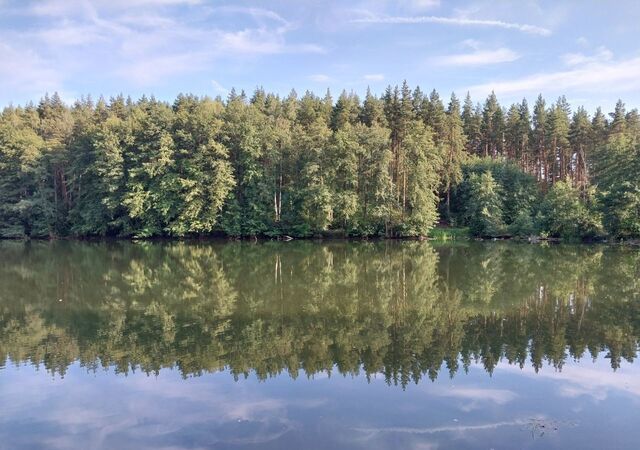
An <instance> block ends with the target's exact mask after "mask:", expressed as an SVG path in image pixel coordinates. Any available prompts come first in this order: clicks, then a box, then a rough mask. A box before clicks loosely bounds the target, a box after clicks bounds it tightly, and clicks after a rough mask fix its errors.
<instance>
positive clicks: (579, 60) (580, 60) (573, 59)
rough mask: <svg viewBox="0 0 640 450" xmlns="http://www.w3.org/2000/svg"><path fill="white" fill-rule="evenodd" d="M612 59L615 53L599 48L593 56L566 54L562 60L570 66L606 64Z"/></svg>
mask: <svg viewBox="0 0 640 450" xmlns="http://www.w3.org/2000/svg"><path fill="white" fill-rule="evenodd" d="M612 59H613V52H612V51H611V50H609V49H608V48H606V47H598V48H597V49H596V52H595V53H594V54H593V55H585V54H584V53H566V54H564V55H562V60H563V61H564V63H565V64H566V65H568V66H578V65H581V64H589V63H594V62H605V61H610V60H612Z"/></svg>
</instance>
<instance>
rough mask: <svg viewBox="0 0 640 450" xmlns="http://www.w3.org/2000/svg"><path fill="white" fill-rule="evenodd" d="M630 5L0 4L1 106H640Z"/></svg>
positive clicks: (636, 12) (586, 0)
mask: <svg viewBox="0 0 640 450" xmlns="http://www.w3.org/2000/svg"><path fill="white" fill-rule="evenodd" d="M639 22H640V2H638V1H637V0H628V1H627V0H617V1H616V2H610V1H595V0H594V1H590V0H574V1H572V0H566V1H564V0H563V1H557V0H555V1H546V0H545V1H543V0H540V1H534V0H522V1H512V2H511V1H500V0H493V1H489V0H468V1H447V0H404V1H395V2H394V1H385V0H360V1H346V0H328V1H313V0H269V1H268V0H263V1H258V0H254V1H236V2H229V1H215V0H0V107H2V106H5V105H8V104H14V105H15V104H24V103H26V102H28V101H38V99H39V98H41V97H42V96H43V95H44V94H45V93H46V92H49V93H52V92H54V91H57V92H59V93H60V95H61V96H62V98H63V99H64V100H65V101H68V102H72V101H73V100H74V99H77V98H79V97H80V96H82V95H92V96H93V97H97V96H99V95H104V96H105V97H109V96H112V95H116V94H119V93H122V94H124V95H130V96H132V97H133V98H137V97H139V96H141V95H142V94H147V95H150V94H153V95H155V96H156V97H157V98H159V99H163V100H167V101H171V100H173V99H174V98H175V96H176V95H177V94H178V93H180V92H189V93H194V94H197V95H209V96H216V95H221V96H223V97H224V96H226V95H227V94H228V92H229V90H230V89H231V88H232V87H235V88H236V89H244V90H245V91H247V92H248V93H251V92H252V91H253V90H254V89H255V88H256V87H258V86H262V87H263V88H264V89H265V90H267V91H270V92H276V93H279V94H282V95H286V94H288V93H289V92H290V90H291V89H292V88H295V89H296V91H297V92H298V93H304V91H305V90H311V91H314V92H316V93H317V94H319V95H324V93H325V91H326V89H327V88H330V89H331V92H332V93H333V95H334V97H335V96H337V95H338V94H339V93H340V92H341V91H342V90H343V89H346V90H347V91H354V92H356V93H358V94H364V92H365V91H366V89H367V87H368V86H370V87H371V89H372V91H373V92H374V93H377V94H381V93H382V92H383V91H384V89H385V87H386V86H387V85H388V84H391V85H395V84H399V83H402V81H403V80H405V79H406V80H407V82H408V83H409V84H410V85H411V86H415V85H420V87H421V88H422V90H423V91H427V92H428V91H430V90H431V89H434V88H435V89H436V90H437V91H438V92H439V93H440V95H441V96H442V97H445V98H448V97H449V95H450V93H451V92H455V93H456V94H457V95H458V96H460V97H463V96H464V95H465V94H466V93H467V92H470V93H471V95H472V98H473V99H474V101H483V100H484V98H485V97H486V96H487V95H488V94H489V93H490V92H491V91H492V90H494V91H495V93H496V95H497V96H498V99H499V100H500V102H501V103H502V104H503V105H508V104H509V103H511V102H515V101H520V100H521V99H522V98H523V97H526V98H527V99H528V100H529V101H530V102H533V101H534V100H535V98H536V97H537V95H538V94H539V93H542V95H543V96H544V97H545V98H546V99H547V100H551V101H553V100H555V99H556V98H557V97H558V96H559V95H562V94H564V95H566V96H567V99H568V100H569V102H570V103H571V104H572V106H573V107H574V109H575V108H577V106H578V105H584V106H585V107H586V108H587V109H588V110H591V111H593V109H595V107H596V106H598V105H601V106H603V107H604V108H605V109H606V110H611V109H612V108H613V105H614V104H615V102H616V100H617V99H618V98H622V99H623V100H624V101H625V103H626V104H627V107H628V108H631V107H636V106H640V45H639V44H638V42H639V40H638V35H639V34H640V33H639V31H640V29H639V25H638V23H639Z"/></svg>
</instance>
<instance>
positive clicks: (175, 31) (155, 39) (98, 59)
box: [0, 0, 325, 95]
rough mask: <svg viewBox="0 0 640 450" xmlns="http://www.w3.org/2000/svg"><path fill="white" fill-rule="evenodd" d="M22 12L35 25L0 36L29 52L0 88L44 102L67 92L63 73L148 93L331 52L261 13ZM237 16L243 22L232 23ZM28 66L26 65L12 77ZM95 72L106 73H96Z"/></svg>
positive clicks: (174, 7)
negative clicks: (213, 70) (193, 76)
mask: <svg viewBox="0 0 640 450" xmlns="http://www.w3.org/2000/svg"><path fill="white" fill-rule="evenodd" d="M19 11H20V14H22V15H24V16H26V17H28V18H30V19H32V18H33V19H34V20H33V22H32V26H30V27H27V28H22V29H14V30H6V31H3V30H0V42H2V40H3V38H5V37H6V41H7V42H19V43H20V46H21V47H24V48H26V49H28V51H27V52H22V51H20V52H16V51H13V50H12V53H11V55H8V56H6V57H5V58H3V61H5V63H3V64H2V67H0V81H2V82H3V84H4V85H11V86H17V87H14V88H13V89H14V90H16V91H17V90H21V91H26V90H30V92H31V91H33V92H39V94H40V95H41V94H42V92H44V90H45V89H43V88H44V87H46V90H50V89H51V88H54V89H61V86H60V83H59V81H61V80H62V76H60V75H59V73H64V75H65V78H67V79H74V78H75V77H83V78H85V79H86V78H92V79H96V78H100V79H104V80H107V79H117V80H119V81H120V80H122V79H124V80H126V81H127V82H130V83H131V84H132V85H134V86H136V87H143V88H148V87H154V86H157V85H160V84H166V83H168V82H169V81H170V80H171V79H176V78H177V77H178V76H180V75H183V74H186V73H196V72H203V71H204V70H206V69H207V68H209V67H211V65H212V64H213V63H214V62H217V61H219V60H221V59H223V58H224V59H235V60H242V61H245V60H252V59H256V58H258V57H262V56H268V55H279V54H302V53H316V54H317V53H323V52H324V51H325V49H324V48H323V47H321V46H319V45H317V44H314V43H308V42H299V41H295V40H294V39H293V38H292V34H291V32H292V31H293V30H295V29H296V26H295V25H294V24H292V23H291V22H289V21H287V20H286V19H285V18H284V17H282V16H281V15H280V14H278V13H276V12H275V11H271V10H268V9H264V8H258V7H256V8H251V7H235V6H228V7H218V8H212V7H210V6H207V4H206V2H203V1H200V0H159V1H156V0H94V1H88V0H42V1H40V2H34V3H32V4H29V5H28V6H25V7H24V8H22V9H20V10H19ZM1 12H2V11H0V13H1ZM238 15H241V16H243V17H242V18H233V20H232V18H231V17H228V16H238ZM9 39H11V40H10V41H9ZM12 45H13V44H12ZM11 48H13V47H11ZM9 50H10V49H9V47H5V48H3V49H0V52H3V53H5V54H8V52H9ZM25 59H28V61H27V62H28V64H27V65H25V64H24V63H22V65H21V66H20V69H19V70H8V68H9V67H10V66H13V65H14V64H18V62H19V61H24V60H25ZM7 61H8V62H7ZM96 67H101V68H104V70H100V71H99V73H96ZM32 68H33V69H32ZM25 70H29V71H30V74H29V75H27V76H25V75H24V72H25ZM48 80H49V81H48Z"/></svg>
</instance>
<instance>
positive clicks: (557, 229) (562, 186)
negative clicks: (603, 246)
mask: <svg viewBox="0 0 640 450" xmlns="http://www.w3.org/2000/svg"><path fill="white" fill-rule="evenodd" d="M537 222H538V227H539V229H540V230H541V231H542V232H544V233H546V234H547V235H548V236H551V237H562V238H593V237H595V236H597V235H598V234H599V233H600V231H601V228H602V225H601V219H600V216H599V214H598V213H597V212H596V211H594V210H593V209H592V208H590V207H589V205H588V204H587V203H586V202H585V201H583V200H582V199H581V198H580V192H579V191H578V190H577V189H576V188H574V187H573V186H571V184H570V183H568V182H564V181H559V182H557V183H555V184H554V185H553V187H552V188H551V190H550V191H549V192H548V193H547V195H546V196H545V198H544V201H543V202H542V204H541V205H540V210H539V212H538V217H537Z"/></svg>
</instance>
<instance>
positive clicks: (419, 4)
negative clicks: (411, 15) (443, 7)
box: [406, 0, 440, 10]
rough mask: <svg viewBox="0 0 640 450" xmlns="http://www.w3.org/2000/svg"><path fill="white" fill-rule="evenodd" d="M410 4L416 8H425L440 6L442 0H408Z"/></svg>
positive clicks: (412, 7)
mask: <svg viewBox="0 0 640 450" xmlns="http://www.w3.org/2000/svg"><path fill="white" fill-rule="evenodd" d="M406 3H408V6H409V7H410V8H411V9H415V10H425V9H431V8H436V7H438V6H440V0H408V1H407V2H406Z"/></svg>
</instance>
